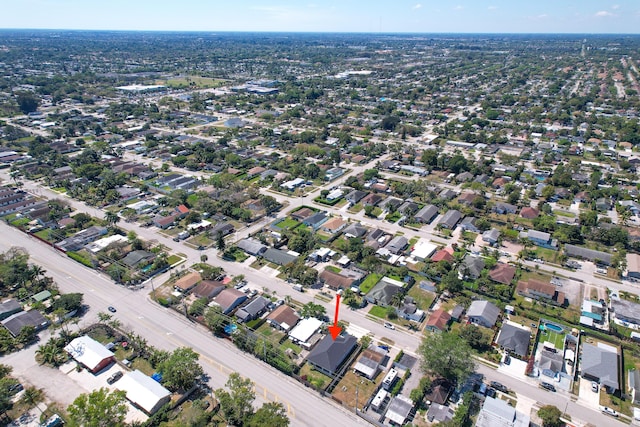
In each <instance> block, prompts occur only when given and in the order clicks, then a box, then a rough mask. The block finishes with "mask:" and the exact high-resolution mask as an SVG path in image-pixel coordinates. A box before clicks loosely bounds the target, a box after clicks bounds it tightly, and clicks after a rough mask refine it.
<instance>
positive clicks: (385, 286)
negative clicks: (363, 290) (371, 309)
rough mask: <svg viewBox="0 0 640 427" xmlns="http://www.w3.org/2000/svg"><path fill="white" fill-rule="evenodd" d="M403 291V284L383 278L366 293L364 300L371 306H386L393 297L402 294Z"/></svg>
mask: <svg viewBox="0 0 640 427" xmlns="http://www.w3.org/2000/svg"><path fill="white" fill-rule="evenodd" d="M403 289H404V283H402V282H400V281H398V280H395V279H391V278H390V277H386V276H385V277H383V278H382V279H380V281H379V282H378V283H376V285H375V286H374V287H373V288H372V289H371V290H370V291H369V293H367V295H366V297H365V299H366V300H367V301H368V302H369V303H371V304H378V305H381V306H388V305H390V304H391V300H392V299H393V296H394V295H395V294H397V293H398V292H403Z"/></svg>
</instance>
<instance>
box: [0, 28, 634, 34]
mask: <svg viewBox="0 0 640 427" xmlns="http://www.w3.org/2000/svg"><path fill="white" fill-rule="evenodd" d="M5 31H69V32H88V31H91V32H115V33H193V34H196V33H214V34H217V33H225V34H239V33H250V34H372V35H535V36H540V35H563V36H571V35H576V36H640V33H579V32H566V33H561V32H547V33H534V32H420V31H296V30H286V31H277V30H272V31H271V30H148V29H147V30H130V29H105V28H102V29H91V28H24V27H22V28H17V27H16V28H13V27H6V28H0V32H5Z"/></svg>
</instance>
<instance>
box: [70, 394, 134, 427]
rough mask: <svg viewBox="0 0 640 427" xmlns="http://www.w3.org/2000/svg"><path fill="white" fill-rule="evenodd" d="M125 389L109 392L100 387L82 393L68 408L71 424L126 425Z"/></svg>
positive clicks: (102, 426)
mask: <svg viewBox="0 0 640 427" xmlns="http://www.w3.org/2000/svg"><path fill="white" fill-rule="evenodd" d="M125 395H126V393H125V392H124V391H120V390H118V391H114V392H109V390H108V389H107V388H104V387H103V388H100V389H99V390H95V391H93V392H91V393H89V394H86V393H85V394H81V395H80V396H78V397H77V398H76V400H74V401H73V403H72V404H71V405H69V407H68V408H67V412H69V417H70V421H71V425H73V426H89V427H120V426H124V425H125V423H124V417H125V415H127V404H126V403H125Z"/></svg>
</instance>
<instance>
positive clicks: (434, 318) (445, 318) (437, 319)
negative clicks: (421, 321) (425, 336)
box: [426, 308, 451, 331]
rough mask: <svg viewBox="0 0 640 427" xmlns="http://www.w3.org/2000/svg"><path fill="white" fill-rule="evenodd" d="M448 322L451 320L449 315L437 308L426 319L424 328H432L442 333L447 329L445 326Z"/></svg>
mask: <svg viewBox="0 0 640 427" xmlns="http://www.w3.org/2000/svg"><path fill="white" fill-rule="evenodd" d="M450 320H451V315H450V314H449V313H448V312H446V311H444V310H443V309H441V308H439V309H437V310H436V311H434V312H433V313H431V315H430V316H429V318H428V319H427V325H426V326H432V327H434V328H437V329H439V330H441V331H444V330H445V329H447V324H448V323H449V321H450Z"/></svg>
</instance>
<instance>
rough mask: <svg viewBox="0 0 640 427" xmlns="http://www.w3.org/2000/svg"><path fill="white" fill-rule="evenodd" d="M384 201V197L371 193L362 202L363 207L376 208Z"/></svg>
mask: <svg viewBox="0 0 640 427" xmlns="http://www.w3.org/2000/svg"><path fill="white" fill-rule="evenodd" d="M382 200H383V197H382V196H381V195H379V194H376V193H369V194H368V195H366V196H364V197H363V198H362V200H361V203H362V205H363V206H376V205H377V204H378V203H380V202H381V201H382Z"/></svg>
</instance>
